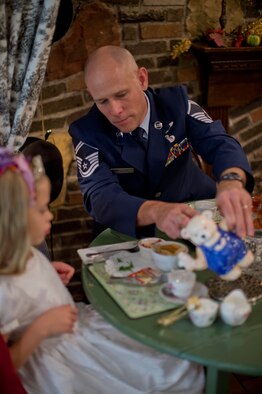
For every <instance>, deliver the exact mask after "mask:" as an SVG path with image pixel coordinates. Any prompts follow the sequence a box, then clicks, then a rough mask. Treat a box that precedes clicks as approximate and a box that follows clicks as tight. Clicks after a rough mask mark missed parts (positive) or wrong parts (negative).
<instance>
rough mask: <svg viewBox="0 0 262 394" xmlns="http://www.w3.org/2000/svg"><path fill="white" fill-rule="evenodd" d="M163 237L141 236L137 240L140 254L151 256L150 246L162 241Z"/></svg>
mask: <svg viewBox="0 0 262 394" xmlns="http://www.w3.org/2000/svg"><path fill="white" fill-rule="evenodd" d="M162 241H163V239H161V238H157V237H149V238H142V239H140V241H139V242H138V247H139V251H140V254H141V256H143V257H146V258H151V248H152V247H153V246H155V245H157V244H158V243H159V242H162Z"/></svg>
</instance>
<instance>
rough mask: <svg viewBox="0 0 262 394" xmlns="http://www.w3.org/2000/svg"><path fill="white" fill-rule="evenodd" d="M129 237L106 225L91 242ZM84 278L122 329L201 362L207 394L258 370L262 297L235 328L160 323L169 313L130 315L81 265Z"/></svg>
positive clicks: (97, 303) (100, 307) (95, 301)
mask: <svg viewBox="0 0 262 394" xmlns="http://www.w3.org/2000/svg"><path fill="white" fill-rule="evenodd" d="M132 239H133V238H130V237H127V236H124V235H122V234H119V233H116V232H113V231H111V230H110V229H107V230H105V231H104V232H103V233H101V234H100V235H99V236H98V237H97V238H96V239H95V240H94V241H93V242H92V244H91V245H90V246H98V245H105V244H112V243H118V242H125V241H127V240H132ZM197 275H198V280H199V281H201V282H203V283H205V281H206V280H207V279H209V278H210V277H211V276H212V273H210V272H209V271H207V270H206V271H203V272H200V273H197ZM82 283H83V287H84V291H85V293H86V295H87V297H88V299H89V300H90V302H91V303H92V305H93V306H94V308H95V309H97V311H99V313H100V314H101V315H103V317H104V318H105V319H106V320H108V321H109V322H110V323H111V324H113V325H114V326H115V327H116V328H118V329H119V330H120V331H122V332H124V333H125V334H126V335H128V336H130V337H132V338H134V339H136V340H137V341H140V342H142V343H143V344H147V345H148V346H151V347H153V348H154V349H157V350H159V351H161V352H166V353H169V354H171V355H173V356H176V357H180V358H184V359H187V360H191V361H194V362H197V363H200V364H202V365H205V366H206V368H207V376H206V394H221V393H223V394H225V393H227V390H228V386H229V384H228V383H229V376H230V373H231V372H235V373H242V374H248V375H255V376H260V375H262V345H261V336H262V300H261V301H258V302H257V303H256V305H255V306H253V310H252V313H251V315H250V316H249V318H248V320H247V321H246V323H245V324H243V325H242V326H239V327H230V326H227V325H226V324H225V323H223V322H222V320H220V319H217V320H216V322H215V323H214V324H213V325H212V326H210V327H207V328H197V327H195V326H194V325H193V324H192V323H191V322H190V320H189V319H188V318H183V319H181V320H179V321H177V322H176V323H175V324H173V325H171V326H167V327H162V326H159V325H158V324H157V320H158V319H159V317H160V316H162V315H164V314H166V313H167V312H163V313H158V314H154V315H151V316H148V317H143V318H139V319H130V318H129V317H128V316H127V315H126V314H125V313H124V312H123V311H122V309H121V308H120V307H119V306H118V305H117V304H116V302H115V301H114V300H113V299H112V298H111V297H110V295H109V294H108V293H107V291H106V290H105V289H104V288H103V287H102V286H101V285H100V284H99V282H98V281H97V280H96V279H95V278H94V277H93V275H92V274H91V273H90V271H89V269H88V266H87V265H84V264H83V265H82Z"/></svg>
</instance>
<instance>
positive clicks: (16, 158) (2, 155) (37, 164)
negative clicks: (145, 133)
mask: <svg viewBox="0 0 262 394" xmlns="http://www.w3.org/2000/svg"><path fill="white" fill-rule="evenodd" d="M32 168H33V169H32V170H31V169H30V166H29V162H28V161H27V159H26V158H25V156H24V155H23V154H22V153H20V154H14V153H13V152H12V151H11V150H10V149H8V148H3V147H0V176H1V175H2V174H3V173H4V172H5V171H6V170H13V171H17V172H19V173H20V174H21V175H22V177H23V178H24V181H25V182H26V184H27V186H28V189H29V194H30V200H31V201H34V197H35V188H34V184H35V180H36V179H38V178H39V177H40V176H41V175H43V174H44V173H45V171H44V166H43V163H42V160H41V156H36V157H34V158H33V159H32Z"/></svg>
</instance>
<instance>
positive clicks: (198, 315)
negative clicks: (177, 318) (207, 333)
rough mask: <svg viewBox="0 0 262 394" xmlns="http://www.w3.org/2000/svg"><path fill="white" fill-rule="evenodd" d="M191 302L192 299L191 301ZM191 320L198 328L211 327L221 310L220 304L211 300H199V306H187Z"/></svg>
mask: <svg viewBox="0 0 262 394" xmlns="http://www.w3.org/2000/svg"><path fill="white" fill-rule="evenodd" d="M189 301H190V299H189ZM187 309H188V313H189V317H190V320H191V321H192V323H193V324H194V325H195V326H197V327H209V326H211V324H213V323H214V321H215V319H216V317H217V315H218V310H219V303H218V302H216V301H213V300H211V299H209V298H199V302H198V303H197V305H193V307H192V308H191V304H190V302H188V305H187Z"/></svg>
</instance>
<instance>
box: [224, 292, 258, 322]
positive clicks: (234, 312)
mask: <svg viewBox="0 0 262 394" xmlns="http://www.w3.org/2000/svg"><path fill="white" fill-rule="evenodd" d="M251 310H252V307H251V305H250V303H249V301H248V299H247V297H246V295H245V293H244V292H243V291H242V290H240V289H236V290H233V291H231V292H230V293H229V294H228V295H227V296H226V297H225V298H224V300H223V302H222V303H221V305H220V316H221V318H222V320H223V321H224V322H225V323H226V324H228V325H230V326H240V325H241V324H243V323H245V321H246V320H247V318H248V316H249V315H250V313H251Z"/></svg>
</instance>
